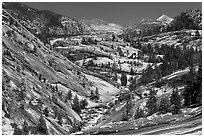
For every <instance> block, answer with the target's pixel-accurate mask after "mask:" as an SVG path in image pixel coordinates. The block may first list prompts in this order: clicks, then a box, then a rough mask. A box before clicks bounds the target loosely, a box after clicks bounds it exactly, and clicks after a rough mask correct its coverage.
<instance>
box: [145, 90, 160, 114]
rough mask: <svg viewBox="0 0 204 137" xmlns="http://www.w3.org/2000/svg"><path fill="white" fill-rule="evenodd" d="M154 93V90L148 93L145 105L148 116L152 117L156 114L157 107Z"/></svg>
mask: <svg viewBox="0 0 204 137" xmlns="http://www.w3.org/2000/svg"><path fill="white" fill-rule="evenodd" d="M155 94H156V93H155V91H154V90H150V93H149V96H148V100H147V103H146V107H147V110H148V115H149V116H150V115H152V114H154V113H156V112H157V110H158V107H157V99H156V96H155Z"/></svg>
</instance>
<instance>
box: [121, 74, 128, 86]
mask: <svg viewBox="0 0 204 137" xmlns="http://www.w3.org/2000/svg"><path fill="white" fill-rule="evenodd" d="M120 80H121V85H122V86H126V85H127V76H126V74H125V73H123V74H122V76H121V79H120Z"/></svg>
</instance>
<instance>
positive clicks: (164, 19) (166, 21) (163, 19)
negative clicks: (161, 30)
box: [157, 14, 173, 24]
mask: <svg viewBox="0 0 204 137" xmlns="http://www.w3.org/2000/svg"><path fill="white" fill-rule="evenodd" d="M172 20H173V19H172V18H170V17H169V16H167V15H164V14H163V15H161V16H160V17H159V18H158V19H157V21H161V22H162V23H164V24H169V23H171V22H172Z"/></svg>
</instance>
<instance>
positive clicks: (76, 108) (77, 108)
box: [72, 95, 81, 114]
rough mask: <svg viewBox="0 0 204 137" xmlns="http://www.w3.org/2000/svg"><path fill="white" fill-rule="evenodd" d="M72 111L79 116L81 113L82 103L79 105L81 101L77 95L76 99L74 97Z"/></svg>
mask: <svg viewBox="0 0 204 137" xmlns="http://www.w3.org/2000/svg"><path fill="white" fill-rule="evenodd" d="M72 109H73V110H74V111H75V112H76V113H78V114H80V113H81V108H80V103H79V99H78V97H77V95H75V97H74V100H73V105H72Z"/></svg>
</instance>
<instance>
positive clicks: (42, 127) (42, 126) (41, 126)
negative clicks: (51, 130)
mask: <svg viewBox="0 0 204 137" xmlns="http://www.w3.org/2000/svg"><path fill="white" fill-rule="evenodd" d="M36 128H37V133H39V134H42V135H48V129H47V125H46V122H45V119H44V118H43V116H42V115H41V116H40V119H39V122H38V124H37V126H36Z"/></svg>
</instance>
